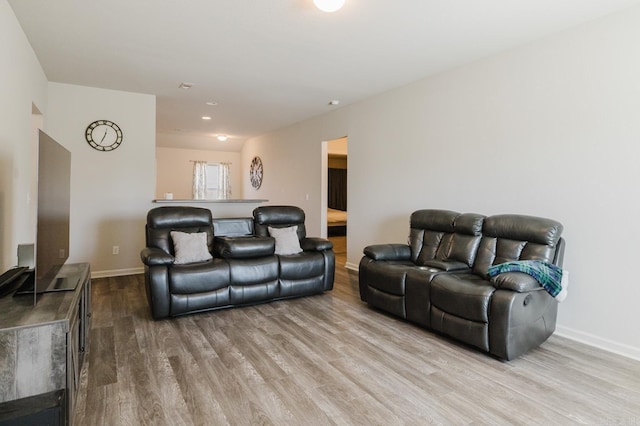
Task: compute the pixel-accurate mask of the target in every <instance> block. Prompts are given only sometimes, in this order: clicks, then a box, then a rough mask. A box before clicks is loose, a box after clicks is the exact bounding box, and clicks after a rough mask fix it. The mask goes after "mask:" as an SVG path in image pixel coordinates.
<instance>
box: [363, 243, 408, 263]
mask: <svg viewBox="0 0 640 426" xmlns="http://www.w3.org/2000/svg"><path fill="white" fill-rule="evenodd" d="M363 253H364V254H365V256H367V257H370V258H371V259H373V260H411V248H410V247H409V246H408V245H407V244H375V245H372V246H367V247H365V248H364V250H363Z"/></svg>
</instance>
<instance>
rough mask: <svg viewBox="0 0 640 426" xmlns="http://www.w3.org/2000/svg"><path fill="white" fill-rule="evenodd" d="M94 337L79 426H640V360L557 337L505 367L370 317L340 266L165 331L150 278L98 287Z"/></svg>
mask: <svg viewBox="0 0 640 426" xmlns="http://www.w3.org/2000/svg"><path fill="white" fill-rule="evenodd" d="M344 262H345V259H344V258H339V259H338V261H337V262H336V263H337V264H338V265H344ZM91 327H92V330H91V343H90V351H89V354H88V356H87V358H86V362H85V365H84V367H83V370H82V376H81V384H80V390H79V397H78V401H77V406H76V413H75V420H76V424H79V425H154V426H161V425H171V426H173V425H224V424H230V425H256V424H259V425H334V424H336V425H351V424H353V425H356V424H357V425H423V424H445V425H479V424H527V425H529V424H533V425H538V424H539V425H564V424H597V425H640V362H637V361H633V360H630V359H626V358H624V357H620V356H616V355H613V354H610V353H607V352H604V351H601V350H598V349H594V348H591V347H589V346H585V345H582V344H579V343H576V342H573V341H570V340H567V339H563V338H560V337H556V336H552V337H551V339H550V340H549V341H547V342H546V343H545V344H543V345H542V347H540V348H539V349H537V350H534V351H532V352H530V353H528V354H526V355H524V356H522V357H521V358H519V359H516V360H514V361H511V362H503V361H499V360H496V359H494V358H492V357H490V356H487V355H486V354H484V353H482V352H479V351H476V350H475V349H472V348H468V347H466V346H463V345H460V344H458V343H456V342H453V341H451V340H448V339H446V338H444V337H442V336H438V335H436V334H433V333H431V332H429V331H427V330H424V329H421V328H419V327H417V326H415V325H413V324H410V323H407V322H404V321H401V320H398V319H396V318H394V317H391V316H388V315H386V314H384V313H381V312H379V311H376V310H373V309H370V308H369V307H367V306H366V305H364V304H363V303H362V302H360V299H359V296H358V288H357V276H356V275H355V274H353V273H349V272H347V271H346V270H345V269H344V268H343V267H342V266H338V267H337V271H336V282H335V288H334V290H333V291H331V292H328V293H326V294H322V295H318V296H312V297H306V298H300V299H293V300H287V301H279V302H273V303H269V304H263V305H257V306H251V307H246V308H234V309H227V310H222V311H215V312H210V313H204V314H198V315H190V316H186V317H181V318H175V319H170V320H162V321H153V320H152V319H151V317H150V314H149V309H148V307H147V302H146V298H145V294H144V285H143V277H142V275H136V276H128V277H117V278H105V279H96V280H94V281H93V317H92V324H91Z"/></svg>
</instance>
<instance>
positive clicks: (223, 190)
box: [218, 163, 231, 200]
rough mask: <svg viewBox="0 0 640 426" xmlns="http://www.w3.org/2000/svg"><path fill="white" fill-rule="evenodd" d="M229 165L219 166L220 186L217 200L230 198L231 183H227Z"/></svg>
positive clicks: (222, 164) (221, 164)
mask: <svg viewBox="0 0 640 426" xmlns="http://www.w3.org/2000/svg"><path fill="white" fill-rule="evenodd" d="M230 164H231V163H220V166H219V167H218V173H219V176H218V177H219V179H218V184H219V185H220V188H219V192H218V198H220V199H222V200H226V199H228V198H231V182H230V181H229V165H230Z"/></svg>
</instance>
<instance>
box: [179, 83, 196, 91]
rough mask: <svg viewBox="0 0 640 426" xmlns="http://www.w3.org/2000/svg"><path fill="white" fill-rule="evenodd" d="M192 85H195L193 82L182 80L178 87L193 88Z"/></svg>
mask: <svg viewBox="0 0 640 426" xmlns="http://www.w3.org/2000/svg"><path fill="white" fill-rule="evenodd" d="M191 87H193V83H185V82H182V83H180V86H178V89H191Z"/></svg>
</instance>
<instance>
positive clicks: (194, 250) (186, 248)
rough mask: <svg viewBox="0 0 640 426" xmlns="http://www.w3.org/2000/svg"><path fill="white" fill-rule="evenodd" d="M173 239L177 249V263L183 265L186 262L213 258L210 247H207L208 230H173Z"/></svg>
mask: <svg viewBox="0 0 640 426" xmlns="http://www.w3.org/2000/svg"><path fill="white" fill-rule="evenodd" d="M171 239H172V240H173V248H174V251H175V258H176V260H175V262H174V263H175V264H178V265H182V264H185V263H195V262H204V261H207V260H209V259H212V258H213V256H211V253H209V248H208V247H207V233H206V232H194V233H190V234H189V233H186V232H178V231H171Z"/></svg>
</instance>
